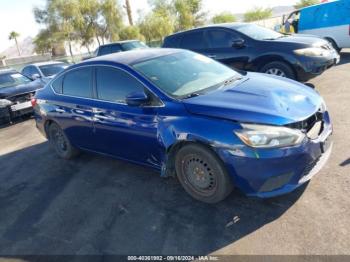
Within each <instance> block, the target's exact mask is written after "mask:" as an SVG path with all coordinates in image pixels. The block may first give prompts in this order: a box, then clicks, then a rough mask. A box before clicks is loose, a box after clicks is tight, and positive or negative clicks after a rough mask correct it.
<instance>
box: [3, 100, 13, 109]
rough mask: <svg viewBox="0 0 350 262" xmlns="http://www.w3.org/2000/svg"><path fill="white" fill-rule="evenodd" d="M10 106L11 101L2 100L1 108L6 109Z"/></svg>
mask: <svg viewBox="0 0 350 262" xmlns="http://www.w3.org/2000/svg"><path fill="white" fill-rule="evenodd" d="M10 105H12V102H11V101H10V100H7V99H0V108H4V107H7V106H10Z"/></svg>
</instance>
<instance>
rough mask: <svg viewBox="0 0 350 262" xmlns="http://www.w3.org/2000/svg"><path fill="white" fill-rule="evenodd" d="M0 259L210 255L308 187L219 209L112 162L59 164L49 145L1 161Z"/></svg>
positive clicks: (90, 158) (93, 159)
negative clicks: (84, 255) (126, 255)
mask: <svg viewBox="0 0 350 262" xmlns="http://www.w3.org/2000/svg"><path fill="white" fill-rule="evenodd" d="M0 170H1V173H0V210H1V213H0V254H2V255H5V254H6V255H22V254H27V255H28V254H35V255H38V254H142V255H145V254H153V255H154V254H173V255H175V254H187V255H188V254H193V255H195V254H208V253H210V252H213V251H215V250H217V249H220V248H222V247H225V246H227V245H229V244H232V243H233V242H235V241H237V240H239V239H240V238H242V237H244V236H246V235H248V234H250V233H252V232H254V231H255V230H257V229H259V228H260V227H262V226H264V225H266V224H267V223H270V222H271V221H274V220H275V219H277V218H279V217H280V216H281V215H282V214H283V213H284V212H286V210H288V208H289V207H291V206H292V205H293V204H294V203H295V201H296V200H297V199H298V198H299V197H300V195H301V194H302V192H303V190H304V189H305V188H301V189H299V190H297V191H295V192H294V193H291V194H289V195H286V196H283V197H279V198H274V199H270V200H260V199H252V198H247V197H245V196H242V195H241V194H240V193H238V192H235V193H233V194H232V195H231V196H230V197H229V198H228V199H227V200H225V201H223V202H222V203H220V204H217V205H208V204H203V203H200V202H197V201H195V200H193V199H192V198H190V197H189V196H187V194H186V193H185V192H184V190H183V189H182V188H181V186H180V185H179V184H178V182H177V181H176V180H175V179H172V178H169V179H161V178H160V177H159V174H157V173H156V172H154V171H153V170H150V169H147V168H143V167H139V166H135V165H132V164H128V163H126V162H122V161H118V160H115V159H111V158H107V157H101V156H96V155H90V154H83V155H81V156H80V157H79V158H77V159H76V160H75V161H64V160H60V159H57V158H56V156H55V155H54V154H53V153H51V150H50V149H49V147H48V144H47V143H42V144H38V145H35V146H32V147H28V148H25V149H22V150H20V151H17V152H13V153H10V154H7V155H3V156H0Z"/></svg>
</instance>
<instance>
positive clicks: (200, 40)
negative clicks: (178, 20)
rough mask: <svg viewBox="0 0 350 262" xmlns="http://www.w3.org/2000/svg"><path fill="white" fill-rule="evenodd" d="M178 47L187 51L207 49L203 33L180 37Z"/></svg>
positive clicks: (187, 34)
mask: <svg viewBox="0 0 350 262" xmlns="http://www.w3.org/2000/svg"><path fill="white" fill-rule="evenodd" d="M180 47H181V48H183V49H189V50H198V49H205V48H208V45H207V42H206V39H205V37H204V31H202V30H201V31H194V32H188V33H185V34H183V35H182V39H181V42H180Z"/></svg>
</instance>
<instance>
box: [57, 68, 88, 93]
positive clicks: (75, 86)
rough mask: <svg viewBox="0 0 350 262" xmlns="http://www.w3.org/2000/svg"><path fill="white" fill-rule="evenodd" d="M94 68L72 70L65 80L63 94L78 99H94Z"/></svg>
mask: <svg viewBox="0 0 350 262" xmlns="http://www.w3.org/2000/svg"><path fill="white" fill-rule="evenodd" d="M91 84H92V67H85V68H80V69H75V70H72V71H70V72H68V73H66V74H65V76H64V79H63V94H65V95H70V96H77V97H87V98H90V97H92V88H91Z"/></svg>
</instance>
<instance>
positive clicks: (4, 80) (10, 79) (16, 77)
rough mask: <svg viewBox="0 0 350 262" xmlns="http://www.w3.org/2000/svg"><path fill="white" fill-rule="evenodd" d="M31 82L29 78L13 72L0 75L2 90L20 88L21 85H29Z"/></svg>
mask: <svg viewBox="0 0 350 262" xmlns="http://www.w3.org/2000/svg"><path fill="white" fill-rule="evenodd" d="M31 81H32V80H30V79H29V78H28V77H25V76H24V75H22V74H20V73H17V72H11V73H6V74H0V88H4V87H10V86H18V85H21V84H25V83H29V82H31Z"/></svg>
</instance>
